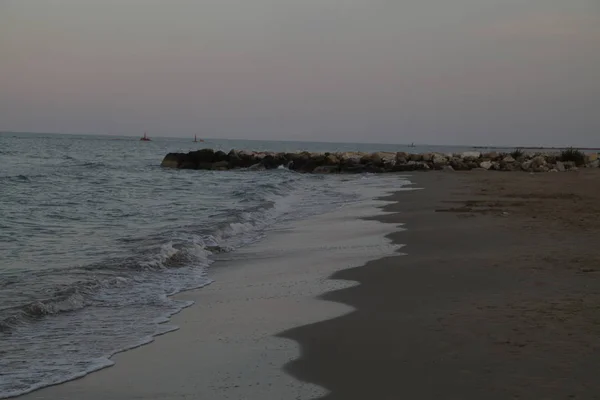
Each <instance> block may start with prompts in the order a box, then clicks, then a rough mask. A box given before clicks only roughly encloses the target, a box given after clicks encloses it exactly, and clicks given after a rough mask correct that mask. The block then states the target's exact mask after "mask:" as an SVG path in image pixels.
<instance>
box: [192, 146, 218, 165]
mask: <svg viewBox="0 0 600 400" xmlns="http://www.w3.org/2000/svg"><path fill="white" fill-rule="evenodd" d="M189 155H193V157H194V159H195V160H196V162H197V163H213V162H215V152H214V150H213V149H201V150H197V151H193V152H191V153H189Z"/></svg>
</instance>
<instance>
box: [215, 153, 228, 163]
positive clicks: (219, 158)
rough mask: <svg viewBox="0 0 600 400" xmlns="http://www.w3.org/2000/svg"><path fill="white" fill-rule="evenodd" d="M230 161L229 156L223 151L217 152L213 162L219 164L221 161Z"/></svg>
mask: <svg viewBox="0 0 600 400" xmlns="http://www.w3.org/2000/svg"><path fill="white" fill-rule="evenodd" d="M228 160H229V156H228V155H227V154H226V153H224V152H222V151H221V150H219V151H216V152H215V153H214V154H213V162H219V161H228Z"/></svg>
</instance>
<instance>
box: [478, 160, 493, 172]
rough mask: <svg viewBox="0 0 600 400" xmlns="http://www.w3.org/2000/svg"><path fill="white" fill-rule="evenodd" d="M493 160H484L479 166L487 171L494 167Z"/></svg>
mask: <svg viewBox="0 0 600 400" xmlns="http://www.w3.org/2000/svg"><path fill="white" fill-rule="evenodd" d="M492 165H493V164H492V162H491V161H483V162H481V163H480V164H479V166H480V167H481V168H483V169H485V170H486V171H487V170H488V169H490V168H492Z"/></svg>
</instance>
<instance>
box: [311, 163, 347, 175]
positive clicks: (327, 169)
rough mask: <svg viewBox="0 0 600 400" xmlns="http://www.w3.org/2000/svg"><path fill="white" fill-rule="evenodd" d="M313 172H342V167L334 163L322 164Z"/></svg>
mask: <svg viewBox="0 0 600 400" xmlns="http://www.w3.org/2000/svg"><path fill="white" fill-rule="evenodd" d="M312 172H313V173H315V174H335V173H338V172H340V167H338V166H334V165H321V166H319V167H317V168H315V169H314V170H313V171H312Z"/></svg>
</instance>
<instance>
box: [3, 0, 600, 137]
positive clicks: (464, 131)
mask: <svg viewBox="0 0 600 400" xmlns="http://www.w3.org/2000/svg"><path fill="white" fill-rule="evenodd" d="M0 130H4V131H21V132H61V133H90V134H93V133H96V134H125V135H140V134H141V133H142V132H143V131H148V134H149V135H151V136H174V137H186V136H193V135H194V134H198V135H199V137H207V138H232V139H267V140H272V139H275V140H277V139H279V140H307V141H311V140H320V141H334V142H372V143H378V142H379V143H411V142H415V143H420V144H455V145H515V146H519V145H520V146H528V145H529V146H531V145H536V146H538V145H543V146H571V145H572V146H580V147H586V146H587V147H592V146H594V147H596V146H597V147H600V1H599V0H568V1H567V0H527V1H524V0H187V1H185V0H168V1H167V0H0Z"/></svg>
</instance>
